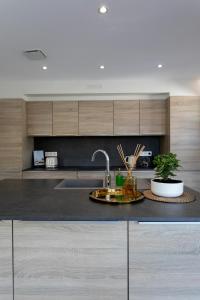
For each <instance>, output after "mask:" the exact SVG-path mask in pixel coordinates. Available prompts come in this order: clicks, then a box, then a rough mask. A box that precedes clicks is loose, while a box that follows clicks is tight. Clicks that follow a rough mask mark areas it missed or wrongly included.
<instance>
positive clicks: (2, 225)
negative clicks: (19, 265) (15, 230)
mask: <svg viewBox="0 0 200 300" xmlns="http://www.w3.org/2000/svg"><path fill="white" fill-rule="evenodd" d="M12 284H13V280H12V221H0V300H12V299H13V285H12Z"/></svg>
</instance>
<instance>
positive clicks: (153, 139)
mask: <svg viewBox="0 0 200 300" xmlns="http://www.w3.org/2000/svg"><path fill="white" fill-rule="evenodd" d="M118 144H122V147H123V149H124V152H125V155H131V154H133V151H134V149H135V147H136V145H137V144H144V145H145V146H146V147H145V150H151V151H153V156H155V155H157V154H159V153H160V137H158V136H146V137H145V136H142V137H130V136H124V137H35V138H34V149H35V150H44V151H57V152H58V158H59V166H60V167H76V166H80V167H90V166H96V167H103V166H105V157H104V156H103V155H102V154H101V153H99V154H98V155H97V157H96V160H95V162H93V163H92V162H91V156H92V153H93V152H94V151H95V150H97V149H103V150H105V151H106V152H107V153H108V154H109V156H110V164H111V166H112V167H120V166H122V162H121V160H120V157H119V154H118V152H117V145H118Z"/></svg>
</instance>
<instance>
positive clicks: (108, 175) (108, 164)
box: [91, 149, 111, 188]
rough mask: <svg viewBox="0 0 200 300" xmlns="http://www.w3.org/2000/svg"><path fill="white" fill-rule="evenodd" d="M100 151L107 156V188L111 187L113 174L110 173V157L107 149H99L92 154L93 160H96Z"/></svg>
mask: <svg viewBox="0 0 200 300" xmlns="http://www.w3.org/2000/svg"><path fill="white" fill-rule="evenodd" d="M98 152H101V153H103V154H104V156H105V158H106V176H105V185H106V187H107V188H109V187H110V182H111V175H110V159H109V156H108V153H107V152H106V151H105V150H101V149H98V150H96V151H95V152H94V153H93V154H92V158H91V161H92V162H93V161H95V158H96V155H97V153H98Z"/></svg>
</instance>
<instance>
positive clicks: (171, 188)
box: [151, 179, 184, 197]
mask: <svg viewBox="0 0 200 300" xmlns="http://www.w3.org/2000/svg"><path fill="white" fill-rule="evenodd" d="M183 186H184V183H183V181H181V180H171V182H170V183H166V182H165V183H163V182H158V181H155V180H154V179H151V191H152V193H153V194H154V195H157V196H160V197H179V196H181V195H182V194H183Z"/></svg>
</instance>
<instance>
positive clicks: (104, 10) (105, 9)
mask: <svg viewBox="0 0 200 300" xmlns="http://www.w3.org/2000/svg"><path fill="white" fill-rule="evenodd" d="M107 12H108V8H107V7H106V6H105V5H102V6H100V7H99V13H100V14H106V13H107Z"/></svg>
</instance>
